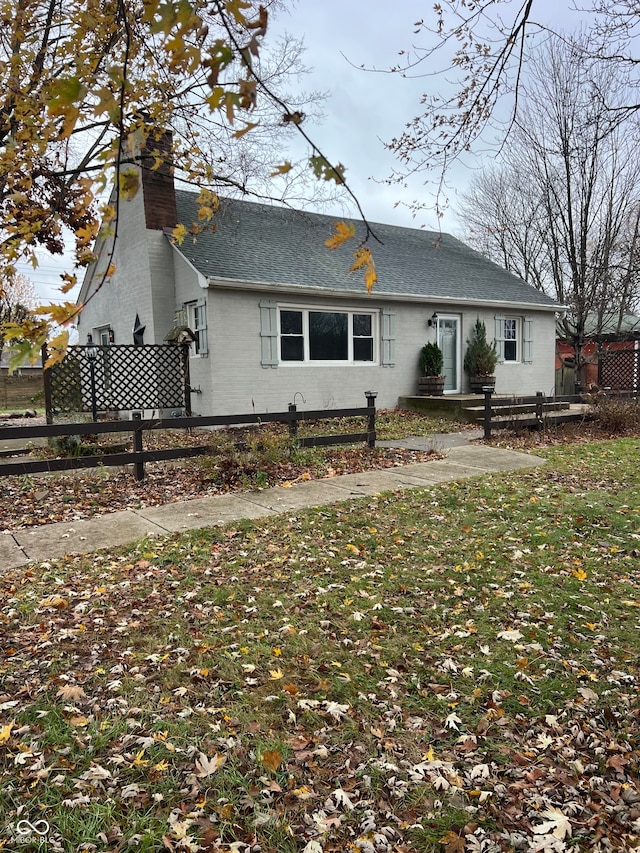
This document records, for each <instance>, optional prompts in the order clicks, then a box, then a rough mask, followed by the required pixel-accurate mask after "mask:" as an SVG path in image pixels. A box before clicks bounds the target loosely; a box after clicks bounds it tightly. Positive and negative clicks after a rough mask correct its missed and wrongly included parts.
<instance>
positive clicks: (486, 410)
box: [482, 385, 493, 438]
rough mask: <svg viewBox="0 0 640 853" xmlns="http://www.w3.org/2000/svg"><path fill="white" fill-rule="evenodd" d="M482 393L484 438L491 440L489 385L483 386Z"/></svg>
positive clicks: (490, 391) (490, 393) (491, 390)
mask: <svg viewBox="0 0 640 853" xmlns="http://www.w3.org/2000/svg"><path fill="white" fill-rule="evenodd" d="M482 390H483V391H484V437H485V438H491V395H492V394H493V388H492V387H491V385H483V386H482Z"/></svg>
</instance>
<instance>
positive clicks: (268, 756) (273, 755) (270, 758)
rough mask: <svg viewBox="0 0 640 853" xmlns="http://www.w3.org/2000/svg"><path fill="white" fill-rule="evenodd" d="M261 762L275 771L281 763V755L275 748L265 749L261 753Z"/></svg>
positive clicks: (268, 768)
mask: <svg viewBox="0 0 640 853" xmlns="http://www.w3.org/2000/svg"><path fill="white" fill-rule="evenodd" d="M262 763H263V764H264V766H265V767H266V768H267V770H271V771H272V772H274V773H275V771H276V770H277V769H278V767H280V765H281V764H282V755H281V754H280V751H279V750H277V749H267V750H265V751H264V752H263V753H262Z"/></svg>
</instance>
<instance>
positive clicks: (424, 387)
mask: <svg viewBox="0 0 640 853" xmlns="http://www.w3.org/2000/svg"><path fill="white" fill-rule="evenodd" d="M443 393H444V376H421V377H420V379H419V380H418V394H419V395H420V396H421V397H442V395H443Z"/></svg>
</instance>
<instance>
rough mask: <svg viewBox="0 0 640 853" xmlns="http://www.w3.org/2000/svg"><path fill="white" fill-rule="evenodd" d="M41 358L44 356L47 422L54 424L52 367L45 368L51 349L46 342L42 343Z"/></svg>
mask: <svg viewBox="0 0 640 853" xmlns="http://www.w3.org/2000/svg"><path fill="white" fill-rule="evenodd" d="M41 358H42V384H43V386H44V410H45V414H46V419H47V423H48V424H52V423H53V403H52V400H51V370H50V368H46V369H45V364H46V363H47V359H48V358H49V351H48V350H47V345H46V344H42V350H41Z"/></svg>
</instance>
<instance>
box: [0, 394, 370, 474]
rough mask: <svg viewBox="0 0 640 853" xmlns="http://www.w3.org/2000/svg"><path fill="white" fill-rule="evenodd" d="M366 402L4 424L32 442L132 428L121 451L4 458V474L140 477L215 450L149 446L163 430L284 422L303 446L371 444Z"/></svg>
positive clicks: (0, 436)
mask: <svg viewBox="0 0 640 853" xmlns="http://www.w3.org/2000/svg"><path fill="white" fill-rule="evenodd" d="M366 397H367V406H366V407H362V408H353V409H330V410H327V409H320V410H317V411H306V412H300V411H298V409H297V408H296V406H295V405H291V406H289V410H288V411H287V412H273V413H266V414H262V415H256V414H251V415H218V416H212V417H209V416H207V417H191V418H186V417H184V418H157V419H152V420H142V417H141V416H140V415H134V418H133V420H131V421H100V422H98V423H75V424H47V425H41V426H25V427H23V426H20V427H0V441H5V440H7V439H23V440H25V441H26V442H28V441H29V440H31V439H34V438H43V437H44V438H56V437H60V436H88V435H98V434H107V433H123V432H131V433H132V434H133V450H132V451H127V452H123V453H105V454H99V455H95V456H65V457H62V458H59V459H40V460H32V459H28V460H27V459H25V460H22V461H19V462H6V463H2V464H1V465H0V476H11V475H16V474H18V475H25V474H39V473H48V472H54V471H68V470H73V469H76V468H97V467H99V466H102V465H104V466H120V465H129V464H132V465H133V473H134V476H135V478H136V480H142V479H144V466H145V463H146V462H161V461H166V460H169V459H183V458H188V457H193V456H204V455H206V454H209V453H211V452H212V449H211V447H210V446H208V445H200V446H196V447H174V448H167V449H165V450H145V449H144V442H143V436H144V433H145V432H147V431H151V430H159V429H164V430H168V429H182V430H190V429H193V428H194V427H221V426H222V427H224V426H227V427H228V426H240V425H248V424H264V423H284V424H288V425H289V434H290V435H291V437H292V438H293V439H294V440H295V441H296V443H297V444H298V445H299V446H302V447H318V446H328V445H334V444H353V443H356V442H360V441H366V442H367V444H368V445H369V447H375V442H376V407H375V398H376V394H375V393H374V392H366ZM346 417H349V418H350V417H362V418H364V419H365V423H366V430H365V431H364V432H359V433H343V434H340V435H324V436H322V435H320V436H307V437H303V438H298V436H297V434H298V425H299V424H300V422H301V421H322V420H331V419H333V418H346Z"/></svg>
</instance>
